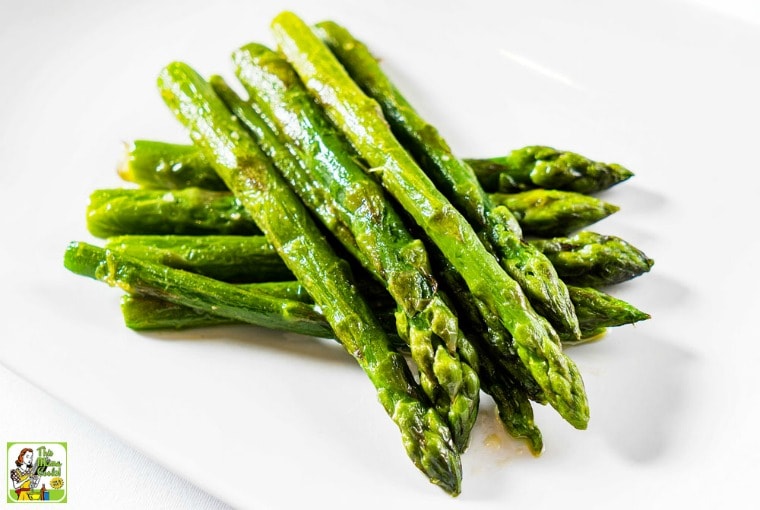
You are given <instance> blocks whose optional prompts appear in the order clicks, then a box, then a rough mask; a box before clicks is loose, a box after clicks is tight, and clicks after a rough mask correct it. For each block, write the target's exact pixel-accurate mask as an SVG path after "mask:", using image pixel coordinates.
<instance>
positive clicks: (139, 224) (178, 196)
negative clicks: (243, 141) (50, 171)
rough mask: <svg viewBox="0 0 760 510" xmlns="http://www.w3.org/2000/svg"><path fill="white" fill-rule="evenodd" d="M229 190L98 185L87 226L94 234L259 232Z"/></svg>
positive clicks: (240, 233) (88, 214) (92, 197)
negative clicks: (107, 186) (165, 189)
mask: <svg viewBox="0 0 760 510" xmlns="http://www.w3.org/2000/svg"><path fill="white" fill-rule="evenodd" d="M240 207H241V206H240V204H239V202H238V201H237V199H236V198H235V197H234V196H232V195H230V194H229V193H226V192H214V191H207V190H202V189H199V188H186V189H182V190H177V191H162V190H147V189H126V188H122V189H99V190H96V191H94V192H92V194H91V195H90V202H89V204H88V205H87V228H88V230H89V231H90V233H91V234H92V235H94V236H95V237H110V236H116V235H128V234H208V233H221V234H239V235H245V234H260V233H261V231H260V230H259V229H258V228H257V227H256V225H255V224H253V223H252V222H251V221H250V219H249V217H245V216H243V215H242V214H240Z"/></svg>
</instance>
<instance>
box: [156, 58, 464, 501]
mask: <svg viewBox="0 0 760 510" xmlns="http://www.w3.org/2000/svg"><path fill="white" fill-rule="evenodd" d="M158 83H159V88H160V90H161V94H162V97H163V99H164V101H165V102H166V104H167V106H169V108H170V109H171V110H172V111H173V113H174V114H175V116H176V117H177V119H178V120H180V122H182V124H184V125H185V127H186V128H187V129H188V131H189V132H190V136H191V139H192V140H193V141H194V143H195V144H196V145H197V146H198V147H200V148H201V150H202V151H203V154H204V155H205V156H206V158H207V159H208V160H209V161H210V162H211V163H212V165H213V166H214V168H215V170H216V171H217V173H218V174H219V175H220V177H221V178H222V179H223V180H224V181H225V183H226V184H227V186H228V187H229V188H230V190H231V191H232V192H233V193H234V194H235V196H236V197H237V198H238V199H239V200H240V201H241V203H242V204H243V205H244V207H246V209H247V210H248V212H249V213H250V214H251V216H252V218H253V219H254V221H255V222H256V224H257V225H258V226H259V228H260V229H261V230H262V231H263V232H264V233H265V234H266V236H267V239H268V240H269V242H270V243H271V244H272V245H273V246H274V247H275V249H276V250H277V252H278V253H279V255H280V257H281V258H282V259H283V261H284V262H285V264H286V265H287V266H288V268H289V269H290V270H291V271H292V272H293V274H294V275H295V276H296V277H297V278H298V280H299V281H300V282H301V283H302V284H303V285H304V287H305V288H306V289H307V291H308V292H309V294H310V295H311V296H312V298H313V299H314V301H315V302H316V303H317V305H318V306H319V307H320V309H321V310H322V313H323V314H324V316H325V318H326V319H327V321H328V323H329V324H330V326H331V327H332V330H333V331H334V332H335V335H336V336H337V338H338V339H339V340H340V342H341V343H342V344H343V346H344V347H345V349H346V350H347V351H348V352H349V353H351V354H352V355H353V356H354V358H355V359H356V360H357V362H358V363H359V365H360V366H361V367H362V368H363V369H364V371H365V373H366V374H367V375H368V376H369V378H370V380H371V381H372V383H373V384H374V385H375V388H376V389H377V395H378V398H379V400H380V402H381V404H382V405H383V407H384V408H385V410H386V412H387V413H388V415H389V416H390V417H391V418H392V419H393V420H394V422H395V423H396V425H397V426H398V428H399V430H400V432H401V435H402V439H403V443H404V446H405V448H406V451H407V454H408V455H409V456H410V458H411V459H412V460H413V462H414V463H415V465H416V466H417V467H418V468H419V469H420V470H421V471H423V472H424V473H425V474H426V475H427V476H428V478H429V479H430V480H431V482H433V483H435V484H437V485H439V486H440V487H442V488H443V489H444V490H446V491H447V492H449V493H451V494H458V493H459V492H460V488H461V461H460V458H459V454H458V452H457V450H456V448H455V446H454V445H453V442H452V439H451V433H450V431H449V429H448V427H447V425H446V424H445V422H444V421H443V419H442V418H441V417H440V415H439V414H438V413H437V412H436V411H435V409H433V408H432V407H430V406H429V405H428V404H427V403H426V402H425V399H424V396H423V395H422V394H421V390H420V389H419V387H418V386H417V384H416V383H415V381H414V379H413V377H412V375H411V373H410V372H409V369H408V367H407V365H406V360H405V359H404V357H403V356H402V355H401V354H399V353H398V352H396V351H395V350H393V349H392V347H391V345H390V341H389V339H388V337H387V335H386V334H385V333H384V331H383V329H382V327H381V325H380V323H379V322H378V320H377V319H376V318H375V316H374V315H373V314H372V311H371V310H370V308H369V306H368V305H367V303H366V301H365V300H364V299H363V298H362V297H361V295H360V294H359V293H358V291H357V289H356V287H355V285H354V284H353V282H352V277H351V275H350V274H349V271H348V268H347V264H346V262H345V261H343V260H342V259H340V258H338V256H337V255H336V254H335V252H334V251H333V249H332V248H331V247H330V245H329V244H328V243H327V241H326V240H325V238H324V237H323V235H322V233H321V232H320V230H319V229H318V227H317V225H316V224H315V223H314V221H313V220H312V219H311V217H310V215H309V213H308V211H307V210H306V208H305V207H304V205H303V204H302V203H301V202H300V200H299V199H298V197H297V196H296V195H295V194H294V193H293V192H292V190H291V189H290V188H289V187H288V185H287V184H286V183H285V182H284V181H283V179H282V178H281V177H280V176H279V174H278V173H277V171H276V170H275V169H274V167H273V166H272V165H271V164H268V163H267V159H266V158H265V157H264V155H263V153H262V152H261V150H260V149H259V147H258V146H257V145H256V142H255V141H254V140H253V139H252V138H251V136H250V135H249V134H248V132H247V131H246V130H245V129H244V128H243V126H241V124H240V123H239V122H237V121H236V120H235V117H234V116H233V115H232V114H231V112H230V111H229V110H228V109H227V108H226V106H225V105H224V103H223V102H222V101H221V100H220V99H219V98H218V97H217V96H216V94H215V93H214V91H213V89H212V88H211V86H210V85H209V84H208V82H206V81H204V80H203V78H201V77H200V76H199V75H198V74H197V73H196V72H195V71H194V70H192V69H191V68H190V67H189V66H187V65H186V64H182V63H172V64H170V65H169V66H167V67H166V68H164V70H163V71H162V72H161V74H160V75H159V80H158Z"/></svg>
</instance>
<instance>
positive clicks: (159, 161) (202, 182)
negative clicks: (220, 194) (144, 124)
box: [117, 140, 227, 191]
mask: <svg viewBox="0 0 760 510" xmlns="http://www.w3.org/2000/svg"><path fill="white" fill-rule="evenodd" d="M117 171H118V173H119V176H120V177H121V178H122V179H124V180H125V181H129V182H134V183H136V184H139V185H141V186H142V187H144V188H156V189H183V188H203V189H208V190H212V191H224V190H225V189H227V186H226V185H225V184H224V181H222V180H221V179H220V178H219V176H218V175H217V174H216V172H215V171H214V169H213V168H212V167H211V165H209V163H208V161H207V160H206V158H205V157H204V156H203V153H201V151H199V150H198V149H197V148H196V147H195V146H194V145H180V144H171V143H164V142H156V141H152V140H135V141H133V142H132V143H129V144H124V154H123V155H122V159H121V162H120V163H119V166H118V168H117Z"/></svg>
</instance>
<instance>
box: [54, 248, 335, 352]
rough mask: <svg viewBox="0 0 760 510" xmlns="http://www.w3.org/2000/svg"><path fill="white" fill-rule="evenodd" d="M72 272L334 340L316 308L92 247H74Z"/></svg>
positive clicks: (67, 257) (69, 260)
mask: <svg viewBox="0 0 760 510" xmlns="http://www.w3.org/2000/svg"><path fill="white" fill-rule="evenodd" d="M64 266H65V267H66V268H67V269H68V270H69V271H71V272H73V273H76V274H79V275H82V276H87V277H89V278H94V279H96V280H100V281H103V282H105V283H107V284H109V285H111V286H118V287H119V288H121V289H122V290H124V291H125V292H128V293H130V294H143V295H147V296H152V297H154V298H160V299H162V300H164V301H168V302H170V303H174V304H175V305H181V306H183V307H189V308H192V309H194V310H197V311H198V312H196V313H206V314H213V315H215V316H220V317H225V318H226V319H229V320H234V321H240V322H246V323H248V324H254V325H257V326H263V327H267V328H271V329H278V330H282V331H291V332H294V333H301V334H304V335H311V336H317V337H324V336H328V335H330V334H331V331H330V328H329V327H328V326H327V325H326V324H325V322H324V319H323V318H322V317H321V315H320V314H319V313H318V312H317V310H315V308H314V306H313V305H309V304H307V303H301V302H299V301H293V300H285V299H283V298H281V297H273V296H271V295H268V294H265V293H263V292H253V291H251V290H244V289H241V288H239V287H237V286H235V285H233V284H230V283H225V282H220V281H217V280H214V279H212V278H208V277H206V276H201V275H197V274H194V273H190V272H187V271H183V270H181V269H174V268H170V267H168V266H164V265H161V264H156V263H154V262H149V261H145V260H141V259H139V258H135V257H130V256H127V255H123V254H121V253H118V252H115V251H112V250H107V249H105V248H99V247H97V246H93V245H91V244H87V243H71V244H70V245H69V246H68V248H67V249H66V252H65V254H64Z"/></svg>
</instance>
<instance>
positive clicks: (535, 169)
mask: <svg viewBox="0 0 760 510" xmlns="http://www.w3.org/2000/svg"><path fill="white" fill-rule="evenodd" d="M465 161H466V162H467V164H469V165H470V167H471V168H472V169H473V171H474V172H475V174H476V175H477V176H478V180H479V181H480V183H481V185H482V186H483V188H485V189H486V190H488V191H500V192H503V193H513V192H515V191H523V190H526V189H531V188H550V189H558V190H564V191H575V192H578V193H586V194H588V193H596V192H598V191H603V190H605V189H608V188H610V187H612V186H614V185H615V184H618V183H620V182H623V181H625V180H627V179H630V178H631V177H632V176H633V172H631V171H630V170H628V169H627V168H624V167H622V166H620V165H618V164H616V163H610V164H607V163H601V162H598V161H592V160H590V159H588V158H586V157H584V156H581V155H580V154H576V153H574V152H568V151H559V150H557V149H553V148H551V147H546V146H541V145H532V146H528V147H523V148H521V149H517V150H514V151H512V152H511V153H509V154H508V155H507V156H500V157H496V158H483V159H467V160H465Z"/></svg>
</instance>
